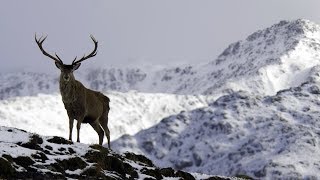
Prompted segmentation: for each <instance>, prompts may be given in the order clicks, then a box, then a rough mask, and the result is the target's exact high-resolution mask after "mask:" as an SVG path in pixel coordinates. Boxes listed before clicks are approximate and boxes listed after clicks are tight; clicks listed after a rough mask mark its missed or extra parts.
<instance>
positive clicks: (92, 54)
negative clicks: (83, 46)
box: [72, 35, 98, 65]
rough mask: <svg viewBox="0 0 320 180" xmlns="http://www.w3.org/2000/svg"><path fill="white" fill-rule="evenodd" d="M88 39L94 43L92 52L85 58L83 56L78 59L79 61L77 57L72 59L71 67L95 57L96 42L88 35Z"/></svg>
mask: <svg viewBox="0 0 320 180" xmlns="http://www.w3.org/2000/svg"><path fill="white" fill-rule="evenodd" d="M90 38H91V39H92V41H93V43H94V49H93V51H92V52H91V53H90V54H89V55H87V56H86V55H85V54H84V55H83V57H82V58H81V59H79V60H77V57H76V58H74V60H73V61H72V64H73V65H74V64H78V63H80V62H82V61H84V60H86V59H89V58H91V57H94V56H95V55H97V48H98V41H97V40H96V39H95V38H94V37H93V36H92V35H90Z"/></svg>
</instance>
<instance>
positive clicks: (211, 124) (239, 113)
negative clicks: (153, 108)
mask: <svg viewBox="0 0 320 180" xmlns="http://www.w3.org/2000/svg"><path fill="white" fill-rule="evenodd" d="M319 70H320V67H319V66H318V67H317V68H314V72H315V73H314V75H313V76H311V77H310V81H308V82H305V83H303V84H302V85H300V86H297V87H293V88H290V89H286V90H283V91H279V92H278V93H277V94H276V95H274V96H265V97H263V96H259V95H258V96H253V95H251V94H249V93H247V92H244V91H240V92H235V93H231V94H230V95H225V96H222V97H220V98H219V99H218V100H216V101H214V102H213V103H211V104H210V105H209V106H208V107H204V108H199V109H196V110H192V111H186V112H181V113H179V114H177V115H172V116H169V117H167V118H164V119H163V120H162V121H161V122H160V123H159V124H157V125H155V126H153V127H151V128H149V129H146V130H143V131H140V132H139V133H137V134H136V135H134V136H128V135H126V136H123V137H121V138H119V139H117V140H116V141H113V143H112V146H113V147H114V148H115V149H116V150H117V151H120V152H125V151H130V152H135V153H139V154H144V155H146V156H147V157H149V158H150V159H152V160H153V161H154V162H155V163H156V164H157V165H159V166H172V167H175V168H176V169H182V170H186V171H195V172H201V173H209V174H221V175H226V176H228V175H232V174H247V175H249V176H251V177H253V178H256V179H279V178H280V179H281V178H284V177H285V178H288V179H290V178H292V179H317V178H319V171H318V170H319V168H320V165H319V163H318V162H319V158H320V152H319V147H320V131H319V129H320V124H319V122H318V119H319V117H320V111H319V109H320V101H319V99H320V86H319V84H320V81H319V80H320V77H319V73H318V72H319Z"/></svg>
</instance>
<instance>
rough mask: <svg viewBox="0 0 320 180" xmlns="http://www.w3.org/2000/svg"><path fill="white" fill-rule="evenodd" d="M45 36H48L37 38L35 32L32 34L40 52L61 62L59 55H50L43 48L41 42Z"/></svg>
mask: <svg viewBox="0 0 320 180" xmlns="http://www.w3.org/2000/svg"><path fill="white" fill-rule="evenodd" d="M47 37H48V36H46V37H44V38H43V37H42V36H41V37H40V38H39V39H37V34H35V35H34V39H35V40H36V43H37V44H38V46H39V48H40V50H41V52H42V53H43V54H44V55H45V56H48V57H49V58H51V59H53V60H55V61H56V62H58V63H61V64H63V62H62V60H61V59H60V57H59V56H58V55H57V54H56V53H55V55H56V57H54V56H52V55H50V54H49V53H47V52H46V51H45V50H44V49H43V47H42V43H43V42H44V40H46V39H47Z"/></svg>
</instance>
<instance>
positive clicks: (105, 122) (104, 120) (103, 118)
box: [99, 113, 111, 149]
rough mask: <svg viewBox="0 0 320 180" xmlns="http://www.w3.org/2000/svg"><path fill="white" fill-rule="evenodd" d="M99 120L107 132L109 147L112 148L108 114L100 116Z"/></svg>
mask: <svg viewBox="0 0 320 180" xmlns="http://www.w3.org/2000/svg"><path fill="white" fill-rule="evenodd" d="M99 122H100V124H101V126H102V128H103V130H104V132H105V134H106V137H107V139H108V147H109V149H111V148H110V131H109V128H108V114H107V113H104V115H103V116H101V117H100V119H99Z"/></svg>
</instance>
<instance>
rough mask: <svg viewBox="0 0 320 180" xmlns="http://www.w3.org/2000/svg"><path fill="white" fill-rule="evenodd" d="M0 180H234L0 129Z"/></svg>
mask: <svg viewBox="0 0 320 180" xmlns="http://www.w3.org/2000/svg"><path fill="white" fill-rule="evenodd" d="M0 169H1V171H0V178H1V179H2V178H4V179H7V178H9V179H29V178H30V179H65V178H68V179H70V178H72V179H79V178H80V179H119V180H120V179H121V180H122V179H181V178H182V179H217V180H218V179H221V180H223V179H229V180H230V179H235V178H228V177H219V176H209V175H204V174H196V173H193V174H190V173H187V172H183V171H175V170H173V169H172V168H158V167H156V166H154V165H153V163H152V161H150V160H149V159H147V158H146V157H144V156H142V155H136V154H133V153H126V154H123V155H119V154H116V153H115V152H113V151H111V150H109V149H107V148H103V147H102V146H99V145H87V144H81V143H73V142H70V141H68V140H66V139H63V138H61V137H57V136H53V137H49V136H39V135H37V134H31V133H28V132H26V131H24V130H20V129H16V128H9V127H4V126H0Z"/></svg>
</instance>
